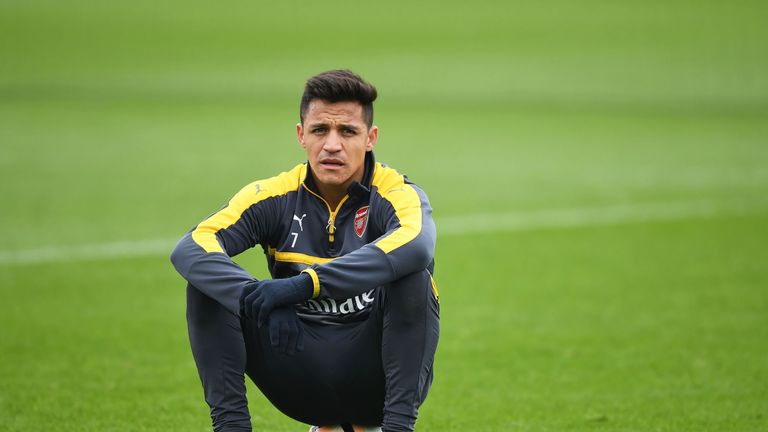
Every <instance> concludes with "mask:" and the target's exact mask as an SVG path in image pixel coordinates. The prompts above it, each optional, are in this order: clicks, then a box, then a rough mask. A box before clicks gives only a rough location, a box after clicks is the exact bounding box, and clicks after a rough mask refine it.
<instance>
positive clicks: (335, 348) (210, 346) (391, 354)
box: [171, 70, 439, 432]
mask: <svg viewBox="0 0 768 432" xmlns="http://www.w3.org/2000/svg"><path fill="white" fill-rule="evenodd" d="M375 99H376V89H375V87H373V86H372V85H370V84H369V83H367V82H365V81H364V80H363V79H362V78H360V77H359V76H358V75H355V74H354V73H352V72H350V71H348V70H335V71H328V72H324V73H321V74H319V75H317V76H314V77H312V78H310V79H309V80H308V81H307V83H306V87H305V89H304V94H303V96H302V98H301V104H300V120H301V121H300V123H299V124H297V125H296V134H297V136H298V140H299V144H300V145H301V147H302V148H303V149H304V150H305V151H306V154H307V160H308V162H307V163H304V164H299V165H297V166H295V167H294V168H293V169H291V170H290V171H287V172H283V173H281V174H278V175H277V176H275V177H272V178H268V179H265V180H258V181H255V182H253V183H251V184H249V185H247V186H245V187H244V188H243V189H241V190H240V191H239V192H238V193H237V194H235V196H234V197H233V198H232V199H231V200H230V201H229V203H228V204H227V205H226V206H225V207H224V208H222V209H221V210H219V211H218V212H216V213H214V214H213V215H211V216H210V217H208V218H207V219H205V220H204V221H203V222H201V223H200V224H198V225H197V226H196V227H194V228H193V229H192V230H191V231H190V232H188V233H187V234H186V235H185V236H184V237H182V239H181V240H180V241H179V243H178V245H177V246H176V248H175V249H174V251H173V253H172V254H171V260H172V262H173V264H174V266H175V267H176V269H177V270H178V272H179V273H180V274H181V275H182V276H183V277H184V278H185V279H186V280H187V281H188V282H189V283H188V285H187V321H188V328H189V338H190V344H191V346H192V353H193V355H194V358H195V362H196V364H197V368H198V372H199V373H200V378H201V380H202V384H203V389H204V393H205V400H206V402H207V403H208V404H209V405H210V407H211V418H212V420H213V428H214V430H215V431H250V430H251V424H250V416H249V413H248V404H247V401H246V391H245V381H244V374H247V375H248V376H249V377H250V378H251V379H252V380H253V382H254V383H255V384H256V385H257V386H258V387H259V389H260V390H261V391H262V392H263V393H264V395H265V396H266V397H267V398H268V399H269V400H270V402H272V404H274V405H275V407H277V408H278V409H279V410H280V411H282V412H283V413H284V414H286V415H288V416H290V417H292V418H294V419H296V420H298V421H301V422H304V423H307V424H313V425H317V426H319V427H320V428H319V429H317V428H314V427H313V430H321V431H322V430H324V428H323V427H328V430H330V428H331V427H334V425H336V428H337V429H338V428H339V427H341V428H343V430H347V431H349V430H353V425H359V426H365V427H378V426H379V425H380V426H381V429H382V430H383V431H384V432H394V431H412V430H413V428H414V424H415V422H416V417H417V414H418V409H419V406H420V405H421V403H422V402H423V401H424V399H425V398H426V396H427V392H428V390H429V387H430V384H431V382H432V362H433V359H434V354H435V349H436V348H437V341H438V336H439V305H438V297H437V288H436V287H435V285H434V282H433V280H432V276H431V275H432V272H433V269H434V259H433V256H434V246H435V226H434V223H433V222H432V217H431V213H432V209H431V207H430V205H429V201H428V200H427V197H426V195H425V194H424V192H423V191H422V190H421V189H420V188H419V187H417V186H416V185H414V184H413V183H411V182H410V181H409V180H408V179H407V178H406V177H404V176H403V175H401V174H399V173H398V172H397V171H395V170H393V169H392V168H389V167H386V166H385V165H382V164H380V163H377V162H375V160H374V157H373V148H374V146H375V145H376V140H377V138H378V128H377V127H376V126H374V125H373V101H374V100H375ZM256 245H260V246H261V248H262V249H263V250H264V253H265V255H266V259H267V264H268V267H269V271H270V273H271V275H272V277H273V279H271V280H262V281H257V280H255V279H254V278H253V276H251V275H250V274H249V273H248V272H246V271H245V270H244V269H242V268H241V267H239V266H238V265H237V264H235V263H234V262H233V261H232V259H231V258H230V257H232V256H235V255H237V254H239V253H241V252H243V251H245V250H247V249H249V248H252V247H254V246H256ZM354 429H356V430H360V427H354Z"/></svg>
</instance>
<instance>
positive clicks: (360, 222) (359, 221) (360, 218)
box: [355, 206, 368, 238]
mask: <svg viewBox="0 0 768 432" xmlns="http://www.w3.org/2000/svg"><path fill="white" fill-rule="evenodd" d="M367 226H368V206H365V207H360V208H359V209H358V210H357V211H356V212H355V234H357V236H358V237H360V238H363V233H364V232H365V227H367Z"/></svg>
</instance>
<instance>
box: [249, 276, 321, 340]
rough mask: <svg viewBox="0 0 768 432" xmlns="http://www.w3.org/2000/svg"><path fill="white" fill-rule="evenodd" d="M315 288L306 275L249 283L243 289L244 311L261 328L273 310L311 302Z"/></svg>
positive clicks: (309, 277)
mask: <svg viewBox="0 0 768 432" xmlns="http://www.w3.org/2000/svg"><path fill="white" fill-rule="evenodd" d="M313 288H314V287H313V284H312V277H311V276H310V275H308V274H306V273H300V274H298V275H296V276H293V277H289V278H286V279H269V280H263V281H253V282H249V283H247V284H246V285H245V287H244V288H243V296H244V298H243V304H242V310H243V311H244V312H245V316H247V317H249V318H251V319H253V320H255V321H256V325H257V326H259V327H261V325H262V324H264V321H266V320H267V317H268V316H269V313H270V312H271V311H272V309H274V308H276V307H279V306H287V305H292V304H296V303H300V302H303V301H305V300H309V299H310V298H311V297H312V292H313Z"/></svg>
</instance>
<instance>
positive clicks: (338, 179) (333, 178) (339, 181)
mask: <svg viewBox="0 0 768 432" xmlns="http://www.w3.org/2000/svg"><path fill="white" fill-rule="evenodd" d="M315 180H316V181H317V182H318V183H322V184H323V185H324V186H331V187H334V186H343V185H344V184H345V183H346V182H347V180H349V176H343V175H328V174H321V175H316V176H315Z"/></svg>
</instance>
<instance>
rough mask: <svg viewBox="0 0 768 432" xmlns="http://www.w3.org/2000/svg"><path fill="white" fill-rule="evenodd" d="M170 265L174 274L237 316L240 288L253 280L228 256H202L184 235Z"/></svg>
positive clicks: (211, 254)
mask: <svg viewBox="0 0 768 432" xmlns="http://www.w3.org/2000/svg"><path fill="white" fill-rule="evenodd" d="M171 261H172V262H173V265H174V267H175V268H176V271H178V272H179V274H181V276H182V277H183V278H184V279H186V280H187V281H188V282H189V283H190V284H192V285H193V286H194V287H195V288H197V289H198V290H200V291H201V292H202V293H203V294H205V295H207V296H208V297H210V298H212V299H214V300H216V301H217V302H219V303H220V304H221V305H222V306H224V307H225V308H227V310H229V311H230V312H232V313H234V314H236V315H239V312H240V294H241V293H242V290H243V286H245V284H246V283H248V282H251V281H253V280H254V278H253V276H251V274H250V273H248V272H247V271H246V270H245V269H243V268H242V267H240V266H239V265H237V264H236V263H235V262H234V261H232V259H231V258H230V257H229V256H227V255H226V254H223V253H220V252H212V253H208V252H205V251H204V250H203V249H202V248H201V247H200V246H199V245H198V244H197V243H195V241H194V240H192V238H191V235H190V234H186V235H185V236H184V237H182V238H181V240H180V241H179V243H178V244H177V245H176V248H175V249H174V250H173V252H172V253H171Z"/></svg>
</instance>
